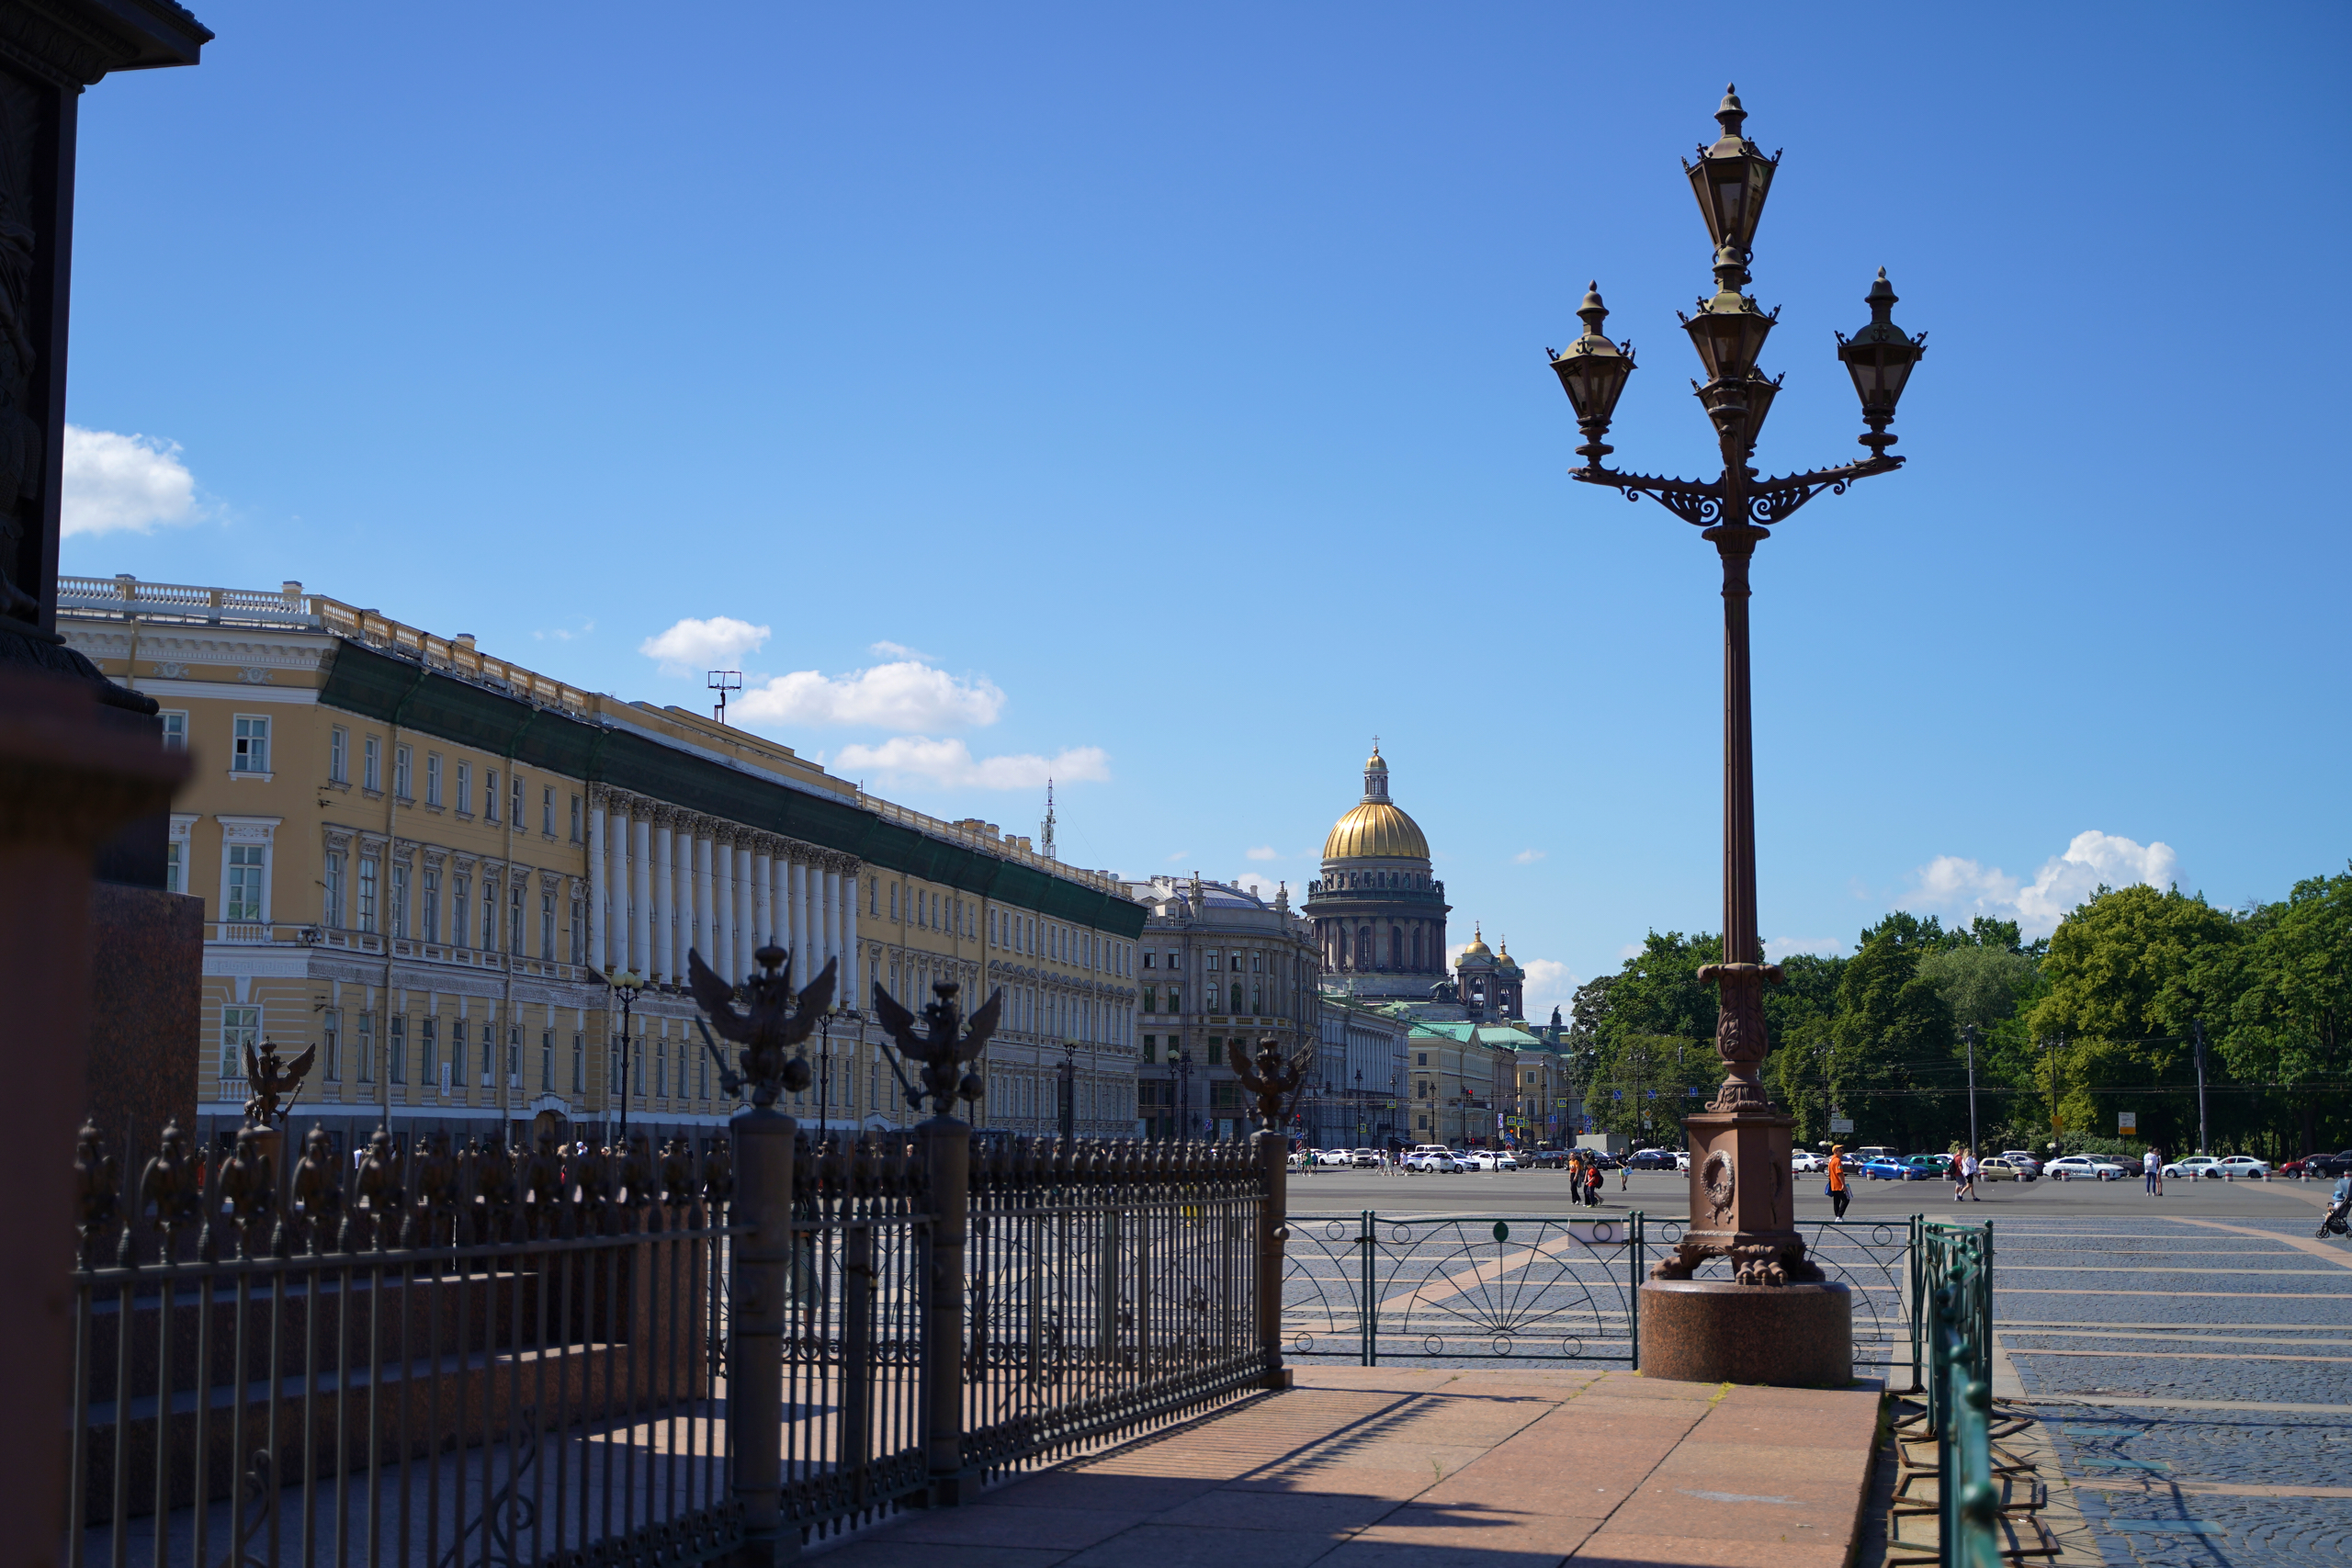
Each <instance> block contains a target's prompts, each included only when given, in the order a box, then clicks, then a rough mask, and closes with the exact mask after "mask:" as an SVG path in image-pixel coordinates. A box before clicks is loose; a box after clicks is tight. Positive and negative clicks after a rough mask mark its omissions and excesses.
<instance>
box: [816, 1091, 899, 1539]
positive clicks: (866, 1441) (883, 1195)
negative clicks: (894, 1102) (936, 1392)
mask: <svg viewBox="0 0 2352 1568" xmlns="http://www.w3.org/2000/svg"><path fill="white" fill-rule="evenodd" d="M930 1201H931V1200H930V1183H929V1180H928V1174H927V1172H926V1170H925V1169H924V1167H923V1165H922V1161H921V1160H920V1159H918V1158H917V1157H916V1156H915V1154H914V1151H913V1149H912V1148H911V1147H910V1145H908V1143H907V1142H906V1140H905V1138H904V1137H903V1136H899V1137H897V1138H895V1139H890V1140H888V1141H885V1140H884V1139H882V1138H879V1137H868V1138H865V1139H862V1140H857V1141H849V1140H836V1141H831V1142H828V1143H825V1144H823V1145H819V1144H817V1143H815V1142H814V1141H813V1140H811V1139H810V1138H809V1137H808V1136H806V1135H804V1136H802V1137H800V1138H799V1139H798V1141H797V1153H796V1156H795V1160H794V1168H793V1185H792V1210H793V1237H794V1247H793V1263H792V1268H791V1271H790V1275H789V1287H788V1288H789V1292H790V1295H791V1303H790V1327H789V1329H788V1331H787V1333H786V1337H785V1342H784V1406H785V1408H784V1420H785V1424H786V1438H785V1443H784V1481H783V1486H784V1517H785V1519H786V1521H787V1522H788V1523H791V1524H796V1525H798V1526H799V1527H801V1529H802V1530H803V1532H804V1533H805V1534H806V1535H807V1536H809V1538H811V1539H814V1538H816V1537H820V1536H823V1535H827V1534H831V1533H832V1532H834V1531H836V1530H839V1529H845V1528H850V1527H853V1526H855V1525H858V1524H862V1523H865V1522H867V1521H870V1520H871V1519H874V1518H876V1517H880V1516H881V1515H883V1514H885V1513H888V1511H890V1510H891V1509H892V1508H893V1507H895V1506H898V1505H899V1503H901V1502H903V1501H904V1500H905V1499H907V1498H909V1497H910V1496H913V1495H916V1494H919V1493H921V1492H922V1490H923V1489H924V1487H925V1486H926V1485H928V1484H929V1482H930V1472H929V1469H928V1467H927V1465H926V1462H925V1459H924V1453H923V1442H922V1438H923V1434H922V1377H921V1373H922V1308H923V1304H924V1303H925V1301H926V1300H927V1297H926V1295H925V1292H924V1289H923V1268H922V1264H923V1258H924V1252H925V1248H926V1247H927V1246H928V1244H929V1241H930V1235H931V1226H932V1214H931V1213H930Z"/></svg>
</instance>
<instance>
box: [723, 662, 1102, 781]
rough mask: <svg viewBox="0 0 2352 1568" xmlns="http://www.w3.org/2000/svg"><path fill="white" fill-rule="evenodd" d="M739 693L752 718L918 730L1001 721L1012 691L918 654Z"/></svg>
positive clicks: (796, 676)
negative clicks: (952, 672) (940, 666)
mask: <svg viewBox="0 0 2352 1568" xmlns="http://www.w3.org/2000/svg"><path fill="white" fill-rule="evenodd" d="M736 700H737V702H738V703H740V704H741V707H742V714H743V717H744V719H745V721H746V722H759V721H763V720H764V721H766V722H768V723H772V724H859V725H871V726H873V727H875V728H877V729H896V730H900V731H905V732H910V733H911V732H915V731H921V730H925V729H961V728H965V727H966V726H968V725H987V724H994V723H995V722H996V721H997V716H998V715H1000V714H1001V713H1002V712H1003V711H1004V693H1003V692H1002V691H1001V690H999V689H998V687H997V684H996V682H993V681H990V680H989V679H988V677H986V676H984V675H983V676H978V677H976V678H974V679H971V680H966V679H964V678H963V677H961V676H956V675H950V674H949V673H947V671H944V670H937V669H933V667H932V666H930V665H928V664H920V663H917V662H916V661H915V660H911V659H901V660H893V661H892V662H890V663H888V664H876V665H875V666H874V667H872V668H871V669H867V670H854V671H850V672H849V673H848V674H846V675H838V676H832V677H827V676H825V675H822V674H820V673H819V672H818V671H814V670H798V671H794V672H793V673H791V674H789V675H778V676H775V677H774V678H773V679H771V680H770V681H769V682H768V683H767V684H766V685H764V686H759V687H750V688H746V689H745V691H744V693H743V694H742V695H741V697H739V698H737V699H736ZM1056 776H1057V777H1059V776H1060V775H1058V774H1057V775H1056ZM1039 782H1040V783H1042V782H1044V781H1043V780H1042V779H1041V780H1040V781H1039Z"/></svg>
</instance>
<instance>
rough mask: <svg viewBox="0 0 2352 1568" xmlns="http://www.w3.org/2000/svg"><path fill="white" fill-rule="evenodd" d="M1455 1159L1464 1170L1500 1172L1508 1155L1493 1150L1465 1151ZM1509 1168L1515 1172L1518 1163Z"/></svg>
mask: <svg viewBox="0 0 2352 1568" xmlns="http://www.w3.org/2000/svg"><path fill="white" fill-rule="evenodd" d="M1455 1157H1456V1158H1457V1159H1459V1160H1460V1161H1461V1163H1462V1167H1463V1168H1464V1169H1465V1170H1500V1169H1502V1168H1503V1161H1505V1160H1507V1159H1510V1156H1509V1155H1506V1154H1501V1153H1498V1152H1497V1151H1496V1150H1494V1149H1465V1150H1464V1151H1463V1152H1462V1153H1461V1154H1460V1155H1458V1156H1455ZM1510 1168H1511V1169H1513V1170H1517V1169H1518V1168H1519V1165H1518V1163H1517V1162H1516V1161H1513V1162H1512V1164H1511V1167H1510Z"/></svg>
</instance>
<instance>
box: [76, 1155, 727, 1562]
mask: <svg viewBox="0 0 2352 1568" xmlns="http://www.w3.org/2000/svg"><path fill="white" fill-rule="evenodd" d="M275 1142H276V1140H275V1138H274V1137H273V1136H271V1135H270V1134H259V1133H256V1132H255V1131H254V1129H252V1128H247V1129H246V1130H245V1131H244V1132H243V1133H242V1134H240V1135H239V1137H238V1139H237V1142H236V1145H235V1148H234V1152H233V1153H232V1154H231V1155H229V1156H227V1157H224V1158H220V1159H218V1160H216V1161H214V1162H212V1163H211V1164H210V1165H209V1167H207V1166H205V1165H201V1164H199V1162H198V1158H197V1157H196V1156H195V1154H194V1153H193V1152H192V1151H191V1150H190V1148H189V1146H188V1143H187V1138H186V1137H185V1135H184V1134H182V1133H181V1131H180V1129H179V1128H178V1127H176V1126H172V1127H169V1128H167V1129H166V1130H165V1132H164V1134H163V1137H162V1140H161V1147H160V1148H159V1150H158V1151H157V1152H156V1153H155V1154H154V1155H153V1156H151V1157H149V1158H147V1159H146V1160H144V1161H143V1162H134V1161H133V1160H132V1159H130V1157H128V1152H126V1154H125V1155H124V1156H116V1155H112V1154H110V1153H109V1152H108V1151H107V1150H106V1149H105V1148H104V1146H103V1145H102V1142H101V1140H100V1138H99V1135H98V1134H97V1133H96V1130H95V1129H94V1128H89V1127H85V1128H84V1129H83V1133H82V1142H81V1157H80V1159H79V1161H78V1163H77V1176H78V1179H79V1183H80V1214H79V1228H80V1243H79V1250H78V1254H77V1257H76V1259H75V1267H74V1270H73V1273H72V1276H71V1280H72V1310H73V1316H74V1359H73V1366H72V1375H71V1386H72V1399H73V1406H72V1416H71V1421H72V1424H71V1427H69V1452H70V1475H71V1482H70V1491H69V1495H68V1499H69V1508H70V1510H71V1511H70V1513H69V1514H68V1516H67V1520H66V1531H65V1540H64V1546H63V1551H62V1555H63V1557H64V1560H65V1561H66V1562H68V1563H69V1564H72V1565H74V1568H80V1565H81V1564H83V1563H85V1562H88V1563H96V1562H105V1563H108V1564H111V1565H114V1568H121V1565H123V1564H126V1563H128V1562H130V1559H131V1558H132V1556H133V1555H134V1554H136V1555H138V1556H139V1557H141V1559H142V1560H146V1561H152V1562H154V1563H156V1564H158V1565H160V1564H163V1563H165V1562H187V1563H196V1564H202V1565H204V1568H211V1565H212V1564H215V1563H218V1562H227V1563H230V1564H232V1565H234V1568H246V1565H247V1564H267V1565H270V1568H275V1565H277V1564H278V1563H280V1562H288V1561H291V1562H300V1563H303V1564H312V1563H317V1562H322V1561H324V1562H331V1563H357V1562H366V1563H369V1564H375V1563H379V1562H397V1563H402V1564H406V1563H411V1562H416V1563H424V1564H428V1565H431V1568H442V1565H445V1564H446V1565H448V1568H459V1565H462V1564H466V1563H481V1564H484V1565H485V1568H487V1565H490V1564H503V1563H513V1562H548V1561H559V1560H563V1559H565V1558H567V1557H568V1556H569V1555H571V1554H572V1553H575V1552H577V1551H582V1549H585V1548H587V1547H590V1546H592V1545H601V1546H603V1547H605V1549H606V1551H607V1552H608V1554H611V1555H615V1556H616V1557H618V1558H619V1559H621V1560H628V1559H631V1558H649V1559H650V1558H651V1557H654V1556H657V1555H664V1554H666V1555H667V1556H669V1557H670V1558H672V1559H673V1560H677V1561H693V1560H695V1559H697V1558H700V1557H705V1556H708V1555H710V1554H713V1553H715V1552H718V1551H723V1550H725V1549H726V1547H727V1546H728V1544H729V1542H730V1541H731V1540H733V1539H734V1534H735V1530H736V1509H735V1507H734V1505H733V1504H732V1502H731V1501H730V1499H729V1490H728V1486H727V1478H726V1475H725V1473H724V1468H725V1457H724V1444H723V1440H722V1439H723V1431H722V1427H721V1424H720V1422H719V1419H718V1410H717V1404H716V1400H717V1397H718V1394H719V1393H720V1392H721V1391H720V1390H719V1389H718V1386H717V1385H716V1382H715V1380H714V1377H713V1375H712V1369H713V1363H712V1350H713V1348H714V1347H715V1345H716V1344H717V1343H718V1337H719V1335H720V1333H721V1332H722V1325H721V1322H720V1319H719V1316H718V1311H717V1302H718V1296H717V1292H716V1291H715V1290H714V1283H715V1280H717V1278H718V1272H719V1270H720V1269H722V1268H723V1267H724V1262H725V1251H726V1243H727V1240H728V1238H729V1235H731V1234H732V1230H731V1227H730V1225H729V1214H728V1202H729V1192H730V1186H731V1179H730V1176H729V1162H728V1156H727V1154H726V1151H725V1148H724V1145H720V1146H718V1148H717V1149H715V1150H713V1151H710V1152H709V1153H707V1154H705V1153H703V1152H699V1151H696V1150H695V1149H693V1148H691V1147H689V1146H687V1145H684V1143H682V1142H677V1141H673V1142H672V1143H671V1144H670V1145H668V1146H666V1147H665V1148H664V1149H663V1150H662V1152H661V1153H660V1154H659V1155H658V1156H657V1155H656V1154H654V1153H653V1151H652V1150H650V1148H649V1147H648V1146H647V1144H646V1140H645V1139H644V1138H642V1137H639V1139H637V1140H636V1141H635V1142H634V1143H633V1145H631V1146H630V1147H629V1148H628V1149H627V1150H626V1151H624V1152H623V1153H622V1154H621V1155H620V1156H618V1157H617V1158H614V1157H608V1156H606V1155H605V1154H604V1153H603V1152H601V1151H584V1152H581V1151H575V1152H572V1153H569V1154H560V1153H559V1152H558V1151H557V1150H556V1149H555V1148H554V1146H553V1145H552V1144H551V1143H549V1142H546V1141H542V1143H541V1145H540V1146H539V1147H538V1148H537V1149H536V1150H534V1151H530V1152H528V1153H524V1152H522V1151H510V1150H508V1149H505V1148H503V1147H502V1146H499V1145H490V1146H488V1147H481V1146H476V1145H470V1144H469V1145H468V1146H467V1147H466V1148H465V1149H463V1150H462V1151H459V1152H457V1153H455V1154H453V1153H451V1152H450V1150H449V1149H448V1147H447V1143H446V1141H445V1140H444V1139H442V1138H441V1137H440V1136H438V1135H437V1134H436V1135H433V1136H429V1137H426V1138H424V1139H423V1140H420V1141H418V1142H415V1143H412V1144H410V1145H406V1146H396V1145H394V1144H393V1143H392V1140H391V1139H390V1138H389V1137H388V1136H387V1135H386V1134H383V1133H381V1132H379V1133H378V1134H376V1136H375V1137H374V1139H372V1140H371V1142H370V1144H369V1145H368V1148H367V1149H366V1150H365V1151H363V1152H362V1153H361V1154H360V1156H359V1157H358V1158H357V1160H356V1163H354V1164H353V1165H351V1166H350V1167H348V1168H346V1167H345V1162H344V1161H343V1160H342V1159H341V1158H339V1157H338V1156H336V1155H335V1154H334V1152H333V1151H332V1149H331V1148H330V1147H329V1144H328V1140H327V1138H326V1135H325V1134H323V1133H318V1132H314V1133H313V1134H311V1137H310V1139H309V1140H308V1143H307V1146H306V1148H305V1150H304V1152H303V1154H302V1156H301V1157H300V1159H299V1160H293V1161H281V1160H279V1159H277V1158H276V1157H275V1156H274V1149H273V1145H274V1144H275Z"/></svg>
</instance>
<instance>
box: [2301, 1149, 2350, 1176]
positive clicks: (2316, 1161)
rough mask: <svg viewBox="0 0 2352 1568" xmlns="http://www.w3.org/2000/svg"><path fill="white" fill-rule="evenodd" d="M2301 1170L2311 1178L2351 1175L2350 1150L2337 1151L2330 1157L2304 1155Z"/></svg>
mask: <svg viewBox="0 0 2352 1568" xmlns="http://www.w3.org/2000/svg"><path fill="white" fill-rule="evenodd" d="M2303 1168H2304V1170H2305V1171H2307V1172H2308V1173H2310V1174H2311V1175H2312V1176H2345V1175H2352V1149H2339V1150H2337V1151H2336V1152H2335V1153H2334V1154H2332V1155H2324V1154H2312V1155H2305V1156H2303Z"/></svg>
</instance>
